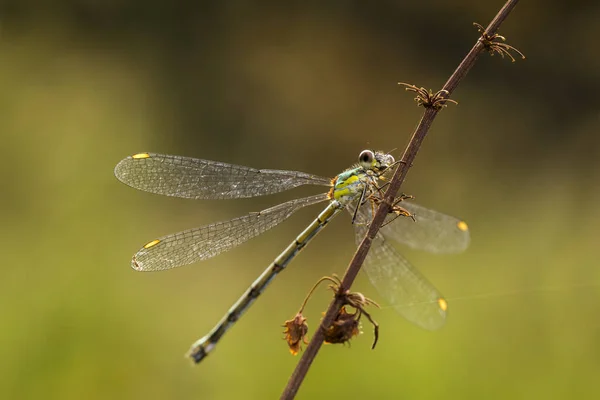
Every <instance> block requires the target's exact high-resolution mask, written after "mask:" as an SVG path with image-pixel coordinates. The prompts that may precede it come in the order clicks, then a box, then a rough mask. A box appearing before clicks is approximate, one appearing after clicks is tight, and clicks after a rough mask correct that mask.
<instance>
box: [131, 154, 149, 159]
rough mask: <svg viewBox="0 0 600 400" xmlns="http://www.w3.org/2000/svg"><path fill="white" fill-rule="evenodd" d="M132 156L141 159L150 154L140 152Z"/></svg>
mask: <svg viewBox="0 0 600 400" xmlns="http://www.w3.org/2000/svg"><path fill="white" fill-rule="evenodd" d="M131 158H133V159H134V160H139V159H142V158H150V154H148V153H138V154H134V155H132V156H131Z"/></svg>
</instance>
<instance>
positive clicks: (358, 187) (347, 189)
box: [328, 150, 395, 205]
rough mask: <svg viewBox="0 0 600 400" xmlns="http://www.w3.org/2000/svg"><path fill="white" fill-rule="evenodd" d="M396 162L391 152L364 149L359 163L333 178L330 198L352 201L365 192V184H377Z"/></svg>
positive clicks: (339, 200)
mask: <svg viewBox="0 0 600 400" xmlns="http://www.w3.org/2000/svg"><path fill="white" fill-rule="evenodd" d="M394 163H395V160H394V157H393V156H392V155H390V154H387V153H383V152H379V151H371V150H363V151H362V152H361V153H360V155H359V156H358V164H356V165H355V166H353V167H352V168H349V169H347V170H346V171H344V172H342V173H341V174H339V175H338V176H336V177H335V178H333V180H332V184H333V187H332V188H331V190H330V191H329V194H328V196H329V198H330V199H332V200H337V201H338V202H339V203H340V204H341V205H347V204H350V203H352V202H353V201H355V200H356V199H357V198H360V196H361V195H362V194H363V193H364V192H365V186H367V187H368V188H370V187H375V186H377V181H378V180H379V179H380V177H381V176H382V174H383V173H385V172H386V171H387V170H388V168H390V167H391V166H392V165H393V164H394ZM367 194H370V193H367Z"/></svg>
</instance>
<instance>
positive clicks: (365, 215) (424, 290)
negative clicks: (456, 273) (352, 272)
mask: <svg viewBox="0 0 600 400" xmlns="http://www.w3.org/2000/svg"><path fill="white" fill-rule="evenodd" d="M371 219H372V212H371V205H370V204H369V203H367V204H365V205H364V206H362V207H361V209H360V211H359V213H358V215H357V219H356V221H355V234H356V242H357V244H358V243H360V242H361V241H362V239H363V237H364V235H365V233H366V232H367V229H368V226H369V224H370V223H371ZM392 223H395V222H392ZM364 271H365V272H366V274H367V276H368V277H369V280H370V281H371V283H372V284H373V286H375V288H376V289H377V291H378V292H379V293H380V294H381V296H383V297H384V298H385V299H386V300H387V301H388V302H389V304H390V305H391V306H392V307H393V308H394V310H396V312H398V313H399V314H400V315H402V316H403V317H404V318H406V319H407V320H408V321H410V322H412V323H414V324H416V325H418V326H420V327H422V328H425V329H428V330H435V329H439V328H441V327H442V326H443V325H444V323H445V321H446V314H447V311H446V310H447V303H446V301H445V300H444V298H443V297H442V295H441V294H440V293H439V292H438V291H437V289H436V288H435V287H433V285H432V284H431V283H429V281H427V279H425V277H424V276H423V275H421V273H419V271H418V270H417V269H416V268H415V267H413V266H412V265H411V264H410V263H409V262H408V261H407V260H406V259H405V258H404V257H402V256H401V255H400V254H399V253H398V251H397V250H396V249H395V248H394V247H392V246H391V245H390V243H389V242H387V241H386V240H385V237H384V236H383V235H382V234H381V231H380V232H379V233H378V234H377V236H376V238H375V240H373V244H372V246H371V250H370V251H369V254H368V255H367V258H366V259H365V263H364Z"/></svg>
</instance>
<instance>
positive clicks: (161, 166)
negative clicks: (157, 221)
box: [115, 153, 331, 199]
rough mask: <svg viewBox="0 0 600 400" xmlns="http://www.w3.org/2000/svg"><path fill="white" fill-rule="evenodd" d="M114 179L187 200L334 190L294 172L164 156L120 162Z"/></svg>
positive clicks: (324, 182) (328, 181) (324, 180)
mask: <svg viewBox="0 0 600 400" xmlns="http://www.w3.org/2000/svg"><path fill="white" fill-rule="evenodd" d="M115 176H116V177H117V178H118V179H119V180H120V181H121V182H123V183H125V184H126V185H129V186H131V187H133V188H136V189H139V190H144V191H146V192H151V193H157V194H162V195H166V196H174V197H183V198H188V199H234V198H245V197H254V196H263V195H267V194H272V193H277V192H281V191H284V190H288V189H292V188H295V187H297V186H301V185H323V186H331V179H328V178H322V177H319V176H315V175H310V174H305V173H303V172H295V171H278V170H272V169H254V168H249V167H243V166H240V165H234V164H226V163H222V162H217V161H208V160H200V159H197V158H189V157H181V156H170V155H165V154H154V153H140V154H136V155H134V156H130V157H127V158H125V159H123V160H121V161H120V162H119V163H118V164H117V166H116V167H115Z"/></svg>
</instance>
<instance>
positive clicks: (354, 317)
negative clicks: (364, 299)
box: [325, 307, 360, 343]
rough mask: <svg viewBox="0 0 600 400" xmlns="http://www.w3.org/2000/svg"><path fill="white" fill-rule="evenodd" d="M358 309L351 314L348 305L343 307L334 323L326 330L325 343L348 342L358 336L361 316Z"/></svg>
mask: <svg viewBox="0 0 600 400" xmlns="http://www.w3.org/2000/svg"><path fill="white" fill-rule="evenodd" d="M358 313H359V312H358V311H356V312H355V313H354V314H350V313H348V312H347V311H346V307H342V308H341V309H340V311H339V312H338V314H337V315H336V317H335V320H334V321H333V323H332V324H331V325H330V326H329V327H328V328H327V329H326V330H325V343H346V342H348V341H349V340H350V339H352V338H353V337H354V336H358V334H359V333H360V329H359V325H360V322H359V316H358Z"/></svg>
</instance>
